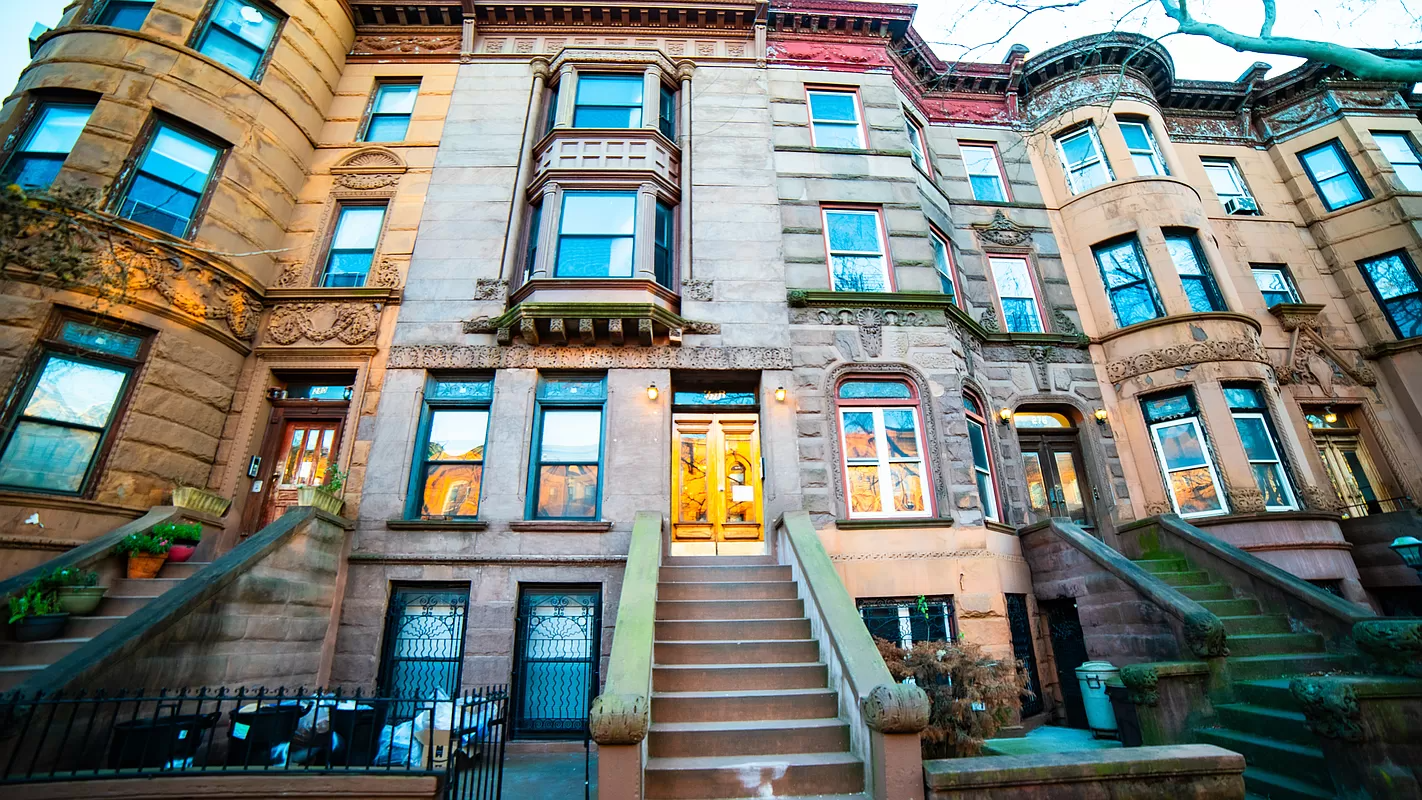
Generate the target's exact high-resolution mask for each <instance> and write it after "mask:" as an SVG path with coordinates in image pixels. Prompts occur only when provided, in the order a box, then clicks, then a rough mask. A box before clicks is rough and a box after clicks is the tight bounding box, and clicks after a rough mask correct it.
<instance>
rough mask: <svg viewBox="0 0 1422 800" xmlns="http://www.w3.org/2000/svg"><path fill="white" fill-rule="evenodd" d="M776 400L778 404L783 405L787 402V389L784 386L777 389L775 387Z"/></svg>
mask: <svg viewBox="0 0 1422 800" xmlns="http://www.w3.org/2000/svg"><path fill="white" fill-rule="evenodd" d="M775 399H776V401H777V402H781V403H783V402H785V387H784V386H777V387H775Z"/></svg>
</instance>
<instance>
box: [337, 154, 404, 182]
mask: <svg viewBox="0 0 1422 800" xmlns="http://www.w3.org/2000/svg"><path fill="white" fill-rule="evenodd" d="M407 169H408V167H406V165H405V161H404V159H402V158H400V156H399V155H398V154H396V153H395V152H394V151H393V150H390V149H388V148H384V147H362V148H361V149H359V150H357V151H355V152H354V153H351V154H350V155H348V156H346V157H345V158H343V159H341V160H340V161H338V162H336V164H335V166H333V167H331V175H332V176H334V178H335V183H336V185H337V186H340V187H342V188H345V189H355V190H357V191H373V190H376V189H385V188H387V187H390V186H394V185H395V184H397V183H399V182H400V176H401V175H404V174H405V172H406V170H407Z"/></svg>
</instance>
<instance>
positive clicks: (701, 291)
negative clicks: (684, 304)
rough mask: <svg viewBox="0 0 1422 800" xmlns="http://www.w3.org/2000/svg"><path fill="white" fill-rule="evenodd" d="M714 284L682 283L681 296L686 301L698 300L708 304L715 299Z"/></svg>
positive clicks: (705, 282)
mask: <svg viewBox="0 0 1422 800" xmlns="http://www.w3.org/2000/svg"><path fill="white" fill-rule="evenodd" d="M713 289H714V283H713V282H712V281H682V282H681V295H682V297H685V298H686V299H688V300H698V301H700V302H703V303H709V302H711V301H712V300H714V299H715V292H714V291H713Z"/></svg>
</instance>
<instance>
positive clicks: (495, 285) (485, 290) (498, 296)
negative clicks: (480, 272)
mask: <svg viewBox="0 0 1422 800" xmlns="http://www.w3.org/2000/svg"><path fill="white" fill-rule="evenodd" d="M508 294H509V282H508V281H502V280H499V279H497V278H479V279H478V280H476V281H474V299H475V300H496V301H498V302H500V303H502V302H504V300H505V299H507V298H508Z"/></svg>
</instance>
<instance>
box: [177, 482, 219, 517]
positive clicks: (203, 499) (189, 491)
mask: <svg viewBox="0 0 1422 800" xmlns="http://www.w3.org/2000/svg"><path fill="white" fill-rule="evenodd" d="M173 505H175V506H177V507H178V508H190V509H192V510H193V511H201V512H203V513H204V514H211V515H213V516H214V517H220V516H222V515H223V514H226V513H227V508H228V507H229V506H231V505H232V501H231V500H229V499H227V498H226V497H223V496H222V495H220V494H218V493H216V492H210V491H208V490H207V489H199V488H198V487H196V486H179V487H177V488H176V489H174V490H173Z"/></svg>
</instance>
